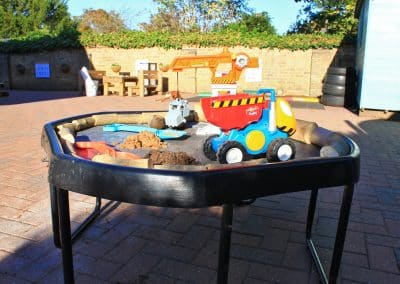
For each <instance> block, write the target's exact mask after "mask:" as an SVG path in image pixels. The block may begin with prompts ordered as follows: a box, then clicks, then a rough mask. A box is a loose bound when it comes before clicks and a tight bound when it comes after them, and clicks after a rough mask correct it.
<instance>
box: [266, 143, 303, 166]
mask: <svg viewBox="0 0 400 284" xmlns="http://www.w3.org/2000/svg"><path fill="white" fill-rule="evenodd" d="M295 155H296V146H295V145H294V143H293V142H292V141H291V140H290V139H282V138H279V139H275V140H273V141H272V142H271V143H270V144H269V146H268V150H267V160H268V162H279V161H288V160H290V159H293V158H294V156H295Z"/></svg>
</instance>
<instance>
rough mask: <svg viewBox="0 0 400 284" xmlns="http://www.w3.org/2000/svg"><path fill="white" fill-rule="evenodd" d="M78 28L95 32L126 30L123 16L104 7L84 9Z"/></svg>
mask: <svg viewBox="0 0 400 284" xmlns="http://www.w3.org/2000/svg"><path fill="white" fill-rule="evenodd" d="M78 22H79V25H78V30H79V31H80V32H82V31H92V32H95V33H112V32H119V31H123V30H126V29H127V27H126V26H125V24H124V21H123V20H122V18H121V16H120V15H119V14H118V13H117V12H115V11H110V12H107V11H105V10H103V9H97V10H93V9H88V10H84V13H83V15H82V16H81V17H80V18H79V19H78Z"/></svg>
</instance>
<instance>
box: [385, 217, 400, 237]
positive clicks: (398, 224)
mask: <svg viewBox="0 0 400 284" xmlns="http://www.w3.org/2000/svg"><path fill="white" fill-rule="evenodd" d="M385 223H386V227H387V228H388V231H389V234H390V235H391V236H393V237H400V220H391V219H387V220H385Z"/></svg>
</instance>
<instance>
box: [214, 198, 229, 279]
mask: <svg viewBox="0 0 400 284" xmlns="http://www.w3.org/2000/svg"><path fill="white" fill-rule="evenodd" d="M232 218H233V205H232V204H224V205H222V217H221V232H220V238H219V255H218V276H217V283H218V284H224V283H227V282H228V272H229V257H230V249H231V233H232Z"/></svg>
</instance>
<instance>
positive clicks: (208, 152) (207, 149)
mask: <svg viewBox="0 0 400 284" xmlns="http://www.w3.org/2000/svg"><path fill="white" fill-rule="evenodd" d="M217 136H218V135H212V136H210V137H208V138H207V139H206V141H205V142H204V144H203V153H204V155H205V156H206V157H207V158H208V159H209V160H211V161H216V160H217V154H216V153H215V152H214V150H213V148H212V146H211V140H212V139H213V138H215V137H217Z"/></svg>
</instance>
